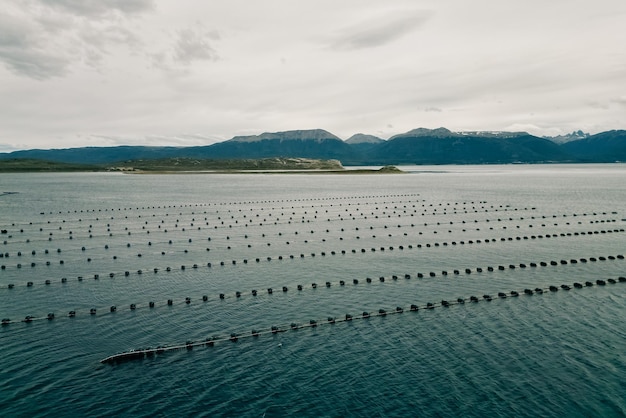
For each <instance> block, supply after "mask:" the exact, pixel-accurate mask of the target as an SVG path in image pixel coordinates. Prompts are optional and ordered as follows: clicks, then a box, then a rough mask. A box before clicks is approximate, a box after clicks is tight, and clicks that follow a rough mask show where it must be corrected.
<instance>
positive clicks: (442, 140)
mask: <svg viewBox="0 0 626 418" xmlns="http://www.w3.org/2000/svg"><path fill="white" fill-rule="evenodd" d="M575 137H579V139H574V138H575ZM569 139H570V140H569V141H567V142H565V143H556V142H555V141H553V140H550V139H546V138H539V137H537V136H533V135H530V134H528V133H526V132H484V131H476V132H461V133H459V132H451V131H450V130H448V129H446V128H438V129H426V128H418V129H413V130H411V131H409V132H406V133H403V134H400V135H396V136H393V137H391V138H390V139H388V140H386V141H385V140H382V139H381V138H377V137H375V136H372V135H365V134H356V135H354V136H352V137H351V138H349V139H348V140H347V141H342V140H341V139H340V138H338V137H337V136H335V135H333V134H332V133H330V132H328V131H325V130H323V129H311V130H295V131H285V132H266V133H263V134H261V135H250V136H236V137H234V138H232V139H230V140H228V141H224V142H220V143H217V144H213V145H206V146H196V147H147V146H146V147H142V146H119V147H86V148H69V149H53V150H26V151H16V152H13V153H5V154H0V160H8V159H17V158H19V159H30V160H45V161H50V162H59V163H70V164H87V165H90V164H109V165H111V164H116V163H119V162H122V161H129V160H132V161H140V160H141V161H148V160H159V159H160V160H163V159H169V158H190V159H198V160H205V159H211V160H233V159H248V160H253V159H254V160H256V159H265V158H275V157H281V158H305V159H315V160H339V161H341V163H342V164H343V165H394V164H503V163H518V162H519V163H542V162H614V161H626V131H623V130H619V131H608V132H603V133H600V134H596V135H590V136H588V135H587V134H584V135H583V134H579V133H574V134H572V135H570V136H569Z"/></svg>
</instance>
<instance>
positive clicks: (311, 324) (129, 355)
mask: <svg viewBox="0 0 626 418" xmlns="http://www.w3.org/2000/svg"><path fill="white" fill-rule="evenodd" d="M607 282H608V283H611V284H614V283H617V282H620V283H623V282H626V277H619V278H618V280H615V279H608V280H607V281H604V280H601V279H598V280H596V283H595V284H596V285H597V286H604V285H606V283H607ZM593 285H594V284H593V283H592V282H586V283H585V285H584V286H583V285H582V284H581V283H578V282H576V283H574V284H573V286H574V288H577V289H581V288H583V287H591V286H593ZM559 289H562V290H570V289H571V286H570V285H567V284H562V285H560V286H554V285H551V286H549V287H548V288H547V289H544V288H539V287H538V288H535V289H528V288H527V289H524V290H523V291H517V290H512V291H510V292H508V293H505V292H498V294H497V297H498V298H500V299H506V298H508V297H519V296H520V294H524V295H529V296H530V295H533V294H543V293H544V292H546V291H550V292H557V291H559ZM493 298H494V297H492V296H491V295H489V294H484V295H482V297H481V298H479V297H477V296H470V297H469V298H457V299H456V300H445V299H443V300H441V302H428V303H426V305H422V306H421V307H420V306H419V305H417V304H411V305H410V307H409V311H410V312H418V311H419V310H432V309H435V308H449V307H451V306H452V305H464V304H465V303H466V302H469V303H479V302H480V301H481V300H482V301H484V302H491V301H492V300H493ZM404 311H405V309H404V308H403V307H401V306H397V307H396V308H395V309H392V310H386V309H383V308H381V309H379V310H378V312H377V313H376V312H369V311H363V312H362V313H361V314H360V315H352V314H346V315H345V316H344V317H339V318H336V317H333V316H329V317H327V319H326V321H323V320H317V319H310V320H309V321H308V323H302V324H298V323H296V322H291V323H290V324H289V325H285V326H276V325H272V326H271V327H270V329H269V331H259V330H258V329H252V330H251V332H241V333H237V332H231V333H230V335H229V336H228V337H223V336H213V337H208V338H205V339H204V340H202V341H193V340H187V341H186V342H185V343H184V344H176V345H172V346H165V345H160V346H157V347H156V348H150V347H149V348H141V349H136V350H130V351H126V352H122V353H117V354H114V355H112V356H108V357H106V358H104V359H102V360H100V362H101V363H109V364H111V363H117V362H123V361H127V360H137V359H143V358H146V357H152V356H154V355H155V354H162V353H165V352H167V351H174V350H182V349H185V350H192V349H193V348H194V347H200V346H208V347H212V346H214V345H215V343H219V342H225V341H230V342H234V343H235V342H238V341H239V340H240V339H242V338H257V337H259V336H261V335H264V334H272V335H275V334H278V333H282V332H287V331H288V330H298V329H303V328H316V327H317V326H318V325H323V324H328V325H333V324H337V323H341V322H351V321H353V320H357V319H368V318H371V317H376V316H378V317H385V316H387V315H388V314H402V313H404Z"/></svg>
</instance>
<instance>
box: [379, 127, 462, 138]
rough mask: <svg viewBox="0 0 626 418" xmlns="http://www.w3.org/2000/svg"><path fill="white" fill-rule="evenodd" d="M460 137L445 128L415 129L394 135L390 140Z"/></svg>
mask: <svg viewBox="0 0 626 418" xmlns="http://www.w3.org/2000/svg"><path fill="white" fill-rule="evenodd" d="M458 136H461V135H460V134H458V133H455V132H452V131H451V130H449V129H446V128H443V127H442V128H437V129H428V128H417V129H413V130H410V131H408V132H405V133H403V134H399V135H394V136H392V137H391V138H389V139H390V140H392V139H395V138H419V137H430V138H454V137H458Z"/></svg>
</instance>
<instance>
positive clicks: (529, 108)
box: [0, 0, 626, 152]
mask: <svg viewBox="0 0 626 418" xmlns="http://www.w3.org/2000/svg"><path fill="white" fill-rule="evenodd" d="M625 22H626V1H624V0H595V1H593V2H590V1H588V0H550V1H545V0H525V1H512V0H472V1H467V0H432V1H431V0H386V1H379V0H315V1H313V0H263V1H261V0H245V1H244V0H211V1H206V0H2V2H1V3H0V152H10V151H13V150H19V149H32V148H43V149H47V148H70V147H82V146H116V145H155V146H160V145H174V146H192V145H208V144H212V143H215V142H219V141H224V140H227V139H230V138H232V137H233V136H236V135H254V134H261V133H263V132H279V131H287V130H295V129H318V128H319V129H325V130H327V131H329V132H331V133H333V134H335V135H337V136H339V137H340V138H342V139H347V138H349V137H350V136H351V135H353V134H356V133H365V134H370V135H376V136H379V137H381V138H385V139H386V138H389V137H390V136H392V135H395V134H399V133H403V132H406V131H409V130H411V129H415V128H419V127H425V128H438V127H446V128H448V129H450V130H452V131H477V130H486V131H527V132H530V133H532V134H535V135H542V136H554V135H560V134H566V133H569V132H572V131H574V130H579V129H580V130H583V131H585V132H589V133H592V134H593V133H598V132H602V131H606V130H610V129H626V25H625Z"/></svg>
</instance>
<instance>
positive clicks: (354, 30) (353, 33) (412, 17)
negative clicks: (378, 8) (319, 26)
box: [330, 11, 431, 51]
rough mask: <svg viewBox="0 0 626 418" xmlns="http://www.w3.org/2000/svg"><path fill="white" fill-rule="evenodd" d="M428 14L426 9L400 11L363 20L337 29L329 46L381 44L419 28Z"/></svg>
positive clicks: (343, 47) (343, 49)
mask: <svg viewBox="0 0 626 418" xmlns="http://www.w3.org/2000/svg"><path fill="white" fill-rule="evenodd" d="M430 16H431V13H430V12H428V11H417V12H413V13H408V14H407V13H406V12H402V13H401V14H399V13H394V14H392V15H387V16H383V17H376V18H375V19H370V20H367V21H363V22H360V23H359V24H357V25H354V26H351V27H349V28H345V29H343V30H341V31H339V33H338V34H337V36H336V38H335V39H334V40H333V41H332V42H331V45H330V47H331V49H335V50H338V51H347V50H354V49H364V48H375V47H378V46H382V45H385V44H387V43H390V42H393V41H395V40H396V39H399V38H400V37H402V36H404V35H406V34H408V33H409V32H412V31H414V30H416V29H419V28H420V27H421V26H422V25H424V23H425V22H426V21H427V20H428V19H429V18H430Z"/></svg>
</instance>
